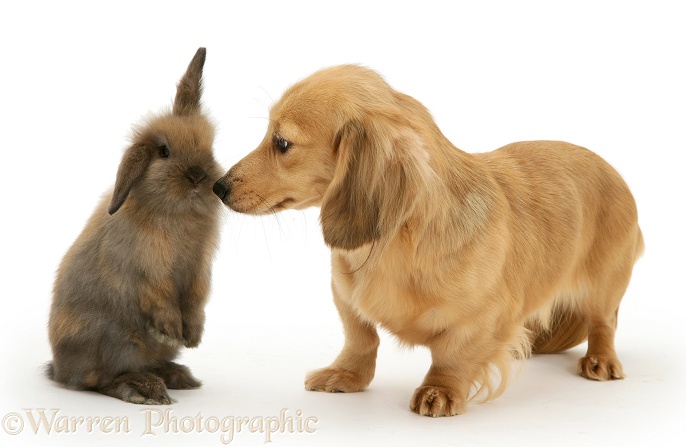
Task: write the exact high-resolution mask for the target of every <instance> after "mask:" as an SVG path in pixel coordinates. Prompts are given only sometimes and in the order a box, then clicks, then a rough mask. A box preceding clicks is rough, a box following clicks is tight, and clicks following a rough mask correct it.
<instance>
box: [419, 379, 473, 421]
mask: <svg viewBox="0 0 686 447" xmlns="http://www.w3.org/2000/svg"><path fill="white" fill-rule="evenodd" d="M465 406H466V401H464V400H462V399H460V398H459V397H458V396H457V393H456V392H455V391H453V390H450V389H448V388H443V387H438V386H430V385H429V386H421V387H419V388H417V389H416V390H415V392H414V396H413V397H412V401H411V402H410V409H411V410H412V411H414V412H415V413H418V414H421V415H422V416H429V417H434V418H435V417H439V416H455V415H456V414H462V413H464V410H465Z"/></svg>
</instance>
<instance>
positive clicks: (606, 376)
mask: <svg viewBox="0 0 686 447" xmlns="http://www.w3.org/2000/svg"><path fill="white" fill-rule="evenodd" d="M629 241H630V242H629V243H628V244H625V245H624V247H623V251H621V252H619V253H614V256H604V257H603V256H596V257H595V258H592V260H591V261H589V262H588V267H587V271H588V272H592V274H591V275H587V276H588V277H589V279H588V282H589V285H590V287H589V293H588V296H587V297H586V299H585V300H584V302H583V303H582V309H581V310H582V312H583V313H584V314H585V315H584V317H585V320H586V322H587V325H588V351H587V352H586V355H585V356H584V357H583V358H581V360H579V363H578V366H577V372H578V373H579V375H581V376H582V377H585V378H587V379H591V380H612V379H622V378H624V372H623V369H622V364H621V363H620V361H619V359H618V358H617V353H616V352H615V329H616V328H617V313H618V311H619V303H620V301H621V300H622V297H623V296H624V292H625V291H626V289H627V287H628V286H629V280H630V279H631V272H632V269H633V265H634V262H635V261H636V257H637V254H640V253H641V251H642V250H643V237H642V235H641V233H640V230H639V231H637V232H636V236H635V242H633V241H632V240H631V239H629ZM632 242H633V243H632Z"/></svg>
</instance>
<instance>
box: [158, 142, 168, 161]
mask: <svg viewBox="0 0 686 447" xmlns="http://www.w3.org/2000/svg"><path fill="white" fill-rule="evenodd" d="M160 157H162V158H167V157H169V148H168V147H167V145H166V144H163V145H162V146H160Z"/></svg>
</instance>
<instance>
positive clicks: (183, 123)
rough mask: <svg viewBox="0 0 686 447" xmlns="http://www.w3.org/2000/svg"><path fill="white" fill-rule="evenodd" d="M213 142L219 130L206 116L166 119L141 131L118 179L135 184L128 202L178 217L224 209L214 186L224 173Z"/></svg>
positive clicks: (159, 120)
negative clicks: (213, 147) (178, 215)
mask: <svg viewBox="0 0 686 447" xmlns="http://www.w3.org/2000/svg"><path fill="white" fill-rule="evenodd" d="M213 140H214V127H213V126H212V124H211V123H210V122H209V120H208V119H207V118H206V117H205V116H203V115H201V114H195V115H191V116H176V115H163V116H160V117H156V118H152V119H151V120H150V121H149V122H148V123H146V125H145V126H142V127H140V128H138V129H137V130H136V131H135V133H134V141H133V144H132V145H131V147H130V148H129V149H127V151H126V153H125V154H124V159H123V160H122V164H121V166H120V171H124V172H121V174H122V177H123V176H124V175H126V176H127V177H126V178H122V179H120V178H118V180H117V182H118V183H122V184H123V183H125V182H126V181H130V182H131V187H130V190H129V193H128V198H127V199H126V201H127V203H129V202H130V203H131V204H132V205H133V204H138V205H141V206H143V207H144V208H145V209H148V210H155V211H157V212H160V213H174V214H182V213H204V212H207V210H209V209H210V208H211V207H217V206H219V205H220V204H219V201H218V200H217V197H216V196H215V195H214V193H213V192H212V185H213V183H214V180H215V179H217V178H218V177H220V176H221V174H222V170H221V168H220V166H219V164H218V163H217V162H216V160H215V159H214V156H213V154H212V143H213ZM122 168H123V169H122ZM138 171H140V172H138ZM115 189H116V188H115Z"/></svg>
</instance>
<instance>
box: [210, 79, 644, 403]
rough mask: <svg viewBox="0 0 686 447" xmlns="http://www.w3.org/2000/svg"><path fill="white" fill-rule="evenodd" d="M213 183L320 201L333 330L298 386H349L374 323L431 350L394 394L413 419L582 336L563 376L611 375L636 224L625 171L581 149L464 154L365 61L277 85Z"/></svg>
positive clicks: (539, 144)
mask: <svg viewBox="0 0 686 447" xmlns="http://www.w3.org/2000/svg"><path fill="white" fill-rule="evenodd" d="M214 190H215V193H217V195H219V196H220V198H222V200H223V202H224V203H225V204H226V205H228V206H229V207H231V208H232V209H234V210H236V211H239V212H243V213H250V214H263V213H273V212H276V211H279V210H282V209H288V208H295V209H302V208H305V207H309V206H321V213H320V221H321V226H322V231H323V234H324V240H325V242H326V243H327V244H328V245H329V246H330V247H331V248H332V275H333V281H332V288H333V297H334V302H335V304H336V307H337V309H338V312H339V314H340V317H341V319H342V321H343V326H344V330H345V344H344V346H343V350H342V351H341V353H340V355H339V356H338V357H337V358H336V359H335V360H334V362H333V364H331V365H330V366H328V367H326V368H324V369H321V370H318V371H315V372H312V373H310V374H309V375H308V376H307V378H306V381H305V386H306V388H307V389H309V390H315V391H342V392H354V391H362V390H364V389H365V388H366V387H367V386H368V385H369V383H370V382H371V380H372V378H373V376H374V370H375V364H376V354H377V347H378V345H379V337H378V335H377V330H376V327H377V325H380V326H381V327H384V328H385V329H387V330H389V331H390V332H391V333H393V334H395V335H396V336H397V338H398V339H399V340H400V341H401V342H402V343H404V344H407V345H424V346H428V348H429V349H430V350H431V355H432V365H431V367H430V369H429V371H428V373H427V374H426V377H425V378H424V381H423V383H422V384H421V385H420V386H419V387H418V388H417V389H416V390H415V393H414V396H413V397H412V399H411V402H410V408H411V409H412V410H413V411H415V412H417V413H419V414H422V415H427V416H449V415H455V414H460V413H463V412H464V411H465V409H466V406H467V402H468V400H470V398H472V397H474V396H475V395H479V394H481V395H482V396H483V397H485V398H490V397H494V396H497V395H498V394H500V393H501V392H502V391H503V389H504V387H505V385H506V384H507V379H508V374H509V372H510V367H511V365H512V364H513V363H512V362H511V360H512V359H517V358H523V357H526V356H527V355H529V354H530V352H531V351H532V350H533V352H556V351H561V350H564V349H567V348H570V347H572V346H574V345H577V344H579V343H581V342H583V341H584V340H586V339H588V352H587V354H586V356H584V357H583V358H582V359H581V360H580V361H579V364H578V372H579V374H580V375H582V376H583V377H586V378H588V379H594V380H608V379H620V378H622V377H623V372H622V365H621V363H620V361H619V359H618V358H617V355H616V353H615V347H614V334H615V328H616V325H617V312H618V308H619V303H620V300H621V298H622V296H623V295H624V292H625V290H626V288H627V286H628V284H629V279H630V277H631V273H632V268H633V265H634V262H635V261H636V259H637V257H638V256H639V255H640V253H641V252H642V250H643V237H642V235H641V231H640V229H639V226H638V222H637V211H636V205H635V202H634V199H633V197H632V195H631V193H630V191H629V188H628V187H627V185H626V183H625V182H624V181H623V180H622V178H621V177H620V175H619V174H618V173H617V171H615V170H614V169H613V168H612V167H611V166H610V165H609V164H608V163H607V162H605V161H604V160H603V159H602V158H600V157H599V156H598V155H596V154H594V153H593V152H591V151H589V150H587V149H584V148H582V147H579V146H575V145H572V144H569V143H564V142H559V141H528V142H519V143H514V144H510V145H507V146H505V147H502V148H500V149H498V150H495V151H493V152H488V153H480V154H470V153H466V152H463V151H461V150H459V149H457V148H456V147H455V146H453V145H452V144H451V143H450V141H448V139H447V138H446V137H445V136H444V135H443V134H442V133H441V131H440V130H439V128H438V127H437V126H436V124H435V122H434V120H433V119H432V117H431V115H430V113H429V112H428V111H427V109H426V108H425V107H424V106H423V105H422V104H420V103H419V102H418V101H416V100H415V99H413V98H411V97H410V96H407V95H404V94H402V93H399V92H397V91H395V90H393V89H392V88H391V87H390V86H389V85H388V84H387V83H386V82H385V81H384V80H383V79H382V78H381V77H380V76H379V75H378V74H376V73H375V72H373V71H371V70H369V69H366V68H362V67H359V66H337V67H331V68H327V69H323V70H321V71H319V72H316V73H315V74H313V75H311V76H310V77H308V78H305V79H304V80H302V81H300V82H298V83H296V84H295V85H293V86H292V87H291V88H289V89H288V90H287V91H286V92H285V93H284V95H283V96H282V97H281V99H280V100H278V101H277V102H276V103H275V104H274V106H273V107H272V109H271V111H270V119H269V125H268V129H267V133H266V135H265V137H264V140H263V141H262V143H261V144H260V145H259V146H258V147H257V148H256V149H255V150H254V151H253V152H251V153H250V154H248V155H247V156H246V157H245V158H244V159H242V160H241V161H239V162H238V163H237V164H236V165H235V166H233V167H232V168H231V169H230V170H229V171H228V172H227V173H226V175H225V176H224V177H222V178H221V179H220V180H219V181H218V182H217V184H216V185H215V186H214Z"/></svg>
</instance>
